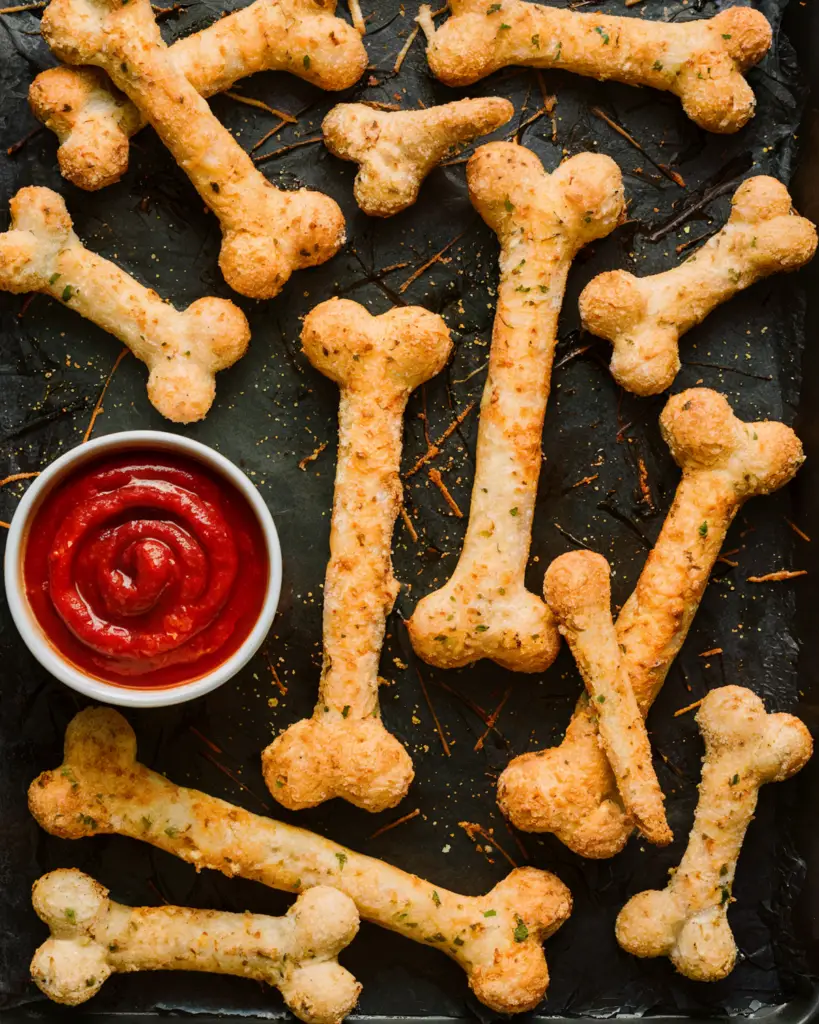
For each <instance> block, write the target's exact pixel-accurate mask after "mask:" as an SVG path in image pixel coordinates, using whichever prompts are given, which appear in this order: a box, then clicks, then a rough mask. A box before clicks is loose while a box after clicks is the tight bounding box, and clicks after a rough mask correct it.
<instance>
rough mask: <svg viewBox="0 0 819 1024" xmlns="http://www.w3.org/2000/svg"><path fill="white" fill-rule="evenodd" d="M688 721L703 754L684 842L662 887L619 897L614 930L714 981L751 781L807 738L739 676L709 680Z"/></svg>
mask: <svg viewBox="0 0 819 1024" xmlns="http://www.w3.org/2000/svg"><path fill="white" fill-rule="evenodd" d="M697 724H698V725H699V727H700V731H701V732H702V736H703V739H704V740H705V758H704V760H703V765H702V781H701V782H700V786H699V800H698V802H697V811H696V814H695V816H694V826H693V828H692V829H691V835H690V836H689V839H688V847H687V849H686V851H685V853H684V854H683V859H682V861H681V862H680V866H679V867H678V868H677V869H676V870H675V871H674V872H673V874H672V875H671V881H670V882H669V883H668V886H667V887H666V888H665V889H662V890H656V889H655V890H648V891H646V892H641V893H638V894H637V895H636V896H633V897H632V898H631V899H630V900H629V901H628V903H627V904H626V905H625V906H624V907H623V909H622V910H621V911H620V913H619V915H618V917H617V925H616V934H617V941H618V942H619V943H620V945H621V946H622V947H623V949H625V950H626V951H627V952H629V953H633V954H634V955H635V956H642V957H653V956H667V957H668V958H669V959H670V960H671V962H672V963H673V964H674V966H675V967H676V968H677V970H678V971H679V972H680V974H684V975H685V976H686V978H692V979H693V980H694V981H719V980H720V979H721V978H724V977H726V975H728V974H730V973H731V971H732V970H733V969H734V964H735V962H736V955H737V948H736V943H735V942H734V936H733V934H732V932H731V927H730V925H729V924H728V905H729V904H730V902H731V889H732V886H733V883H734V873H735V870H736V864H737V859H738V857H739V854H740V850H741V849H742V842H743V840H744V838H745V832H746V830H747V828H748V825H749V824H750V822H751V819H752V818H753V816H754V810H755V809H756V803H757V796H758V793H759V788H760V786H762V785H764V784H765V783H766V782H783V781H784V780H785V779H789V778H790V777H791V776H792V775H795V774H796V773H797V772H798V771H799V770H800V769H801V768H803V767H804V765H805V763H806V762H807V760H808V758H809V757H810V756H811V753H812V752H813V741H812V740H811V735H810V733H809V732H808V730H807V728H806V726H805V725H804V724H803V723H802V722H800V720H799V719H798V718H795V717H794V716H793V715H784V714H778V715H773V714H771V715H769V714H767V713H766V712H765V705H764V704H763V703H762V701H761V700H760V699H759V697H757V696H756V694H754V693H751V691H750V690H746V689H745V688H744V687H742V686H722V687H720V689H718V690H712V691H711V692H710V693H709V694H708V695H707V696H706V697H705V699H704V700H703V702H702V705H701V706H700V709H699V711H698V712H697Z"/></svg>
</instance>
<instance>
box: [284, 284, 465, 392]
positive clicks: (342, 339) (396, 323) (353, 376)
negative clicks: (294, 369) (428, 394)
mask: <svg viewBox="0 0 819 1024" xmlns="http://www.w3.org/2000/svg"><path fill="white" fill-rule="evenodd" d="M301 340H302V347H303V349H304V353H305V355H306V356H307V358H308V359H309V360H310V362H311V363H312V365H313V366H314V367H315V368H316V369H317V370H319V371H320V372H321V373H323V374H324V376H325V377H329V378H330V380H333V381H335V382H336V384H338V385H339V386H340V387H347V386H350V385H352V384H354V383H356V382H358V383H364V384H367V383H368V382H370V383H372V365H373V362H374V361H378V362H379V363H381V364H382V365H381V368H380V372H379V379H383V377H384V376H386V377H387V379H388V380H389V381H391V382H392V383H394V384H395V386H396V388H397V389H398V390H400V391H411V390H412V389H414V388H416V387H418V386H419V385H420V384H422V383H423V382H424V381H426V380H429V379H430V378H431V377H434V376H435V374H436V373H438V372H439V371H440V370H441V369H443V367H444V365H445V363H446V361H447V359H448V358H449V354H450V352H451V351H452V339H451V337H450V334H449V329H448V328H447V326H446V323H445V322H444V320H443V318H442V317H440V316H438V314H437V313H430V312H429V310H426V309H422V308H421V307H420V306H399V307H395V308H393V309H391V310H389V311H388V312H387V313H382V314H381V316H373V315H372V314H371V313H369V312H368V310H366V309H365V308H364V307H363V306H361V305H360V304H359V303H357V302H353V301H351V300H350V299H338V298H335V299H328V300H327V301H326V302H321V303H319V305H318V306H316V307H315V308H314V309H312V310H311V311H310V312H309V313H308V314H307V316H306V317H305V318H304V327H303V329H302V335H301Z"/></svg>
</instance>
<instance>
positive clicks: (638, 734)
mask: <svg viewBox="0 0 819 1024" xmlns="http://www.w3.org/2000/svg"><path fill="white" fill-rule="evenodd" d="M609 577H610V571H609V563H608V562H607V561H606V559H605V558H603V556H602V555H598V554H596V553H595V552H593V551H570V552H569V553H568V554H566V555H561V556H560V557H559V558H556V559H555V560H554V562H552V564H551V565H550V566H549V568H548V569H547V570H546V576H545V578H544V581H543V596H544V597H545V598H546V601H547V603H548V605H549V607H550V608H551V609H552V612H553V613H554V616H555V618H556V619H557V621H558V623H559V626H560V633H561V635H562V636H564V637H565V638H566V641H567V642H568V644H569V647H570V648H571V651H572V655H573V656H574V659H575V661H576V662H577V667H578V669H579V670H580V674H581V675H582V677H583V682H584V683H585V684H586V690H587V691H588V694H589V700H590V701H591V707H592V708H593V709H594V714H595V715H596V718H597V728H598V729H599V731H600V740H601V741H602V744H603V750H604V752H605V755H606V758H607V760H608V762H609V765H610V766H611V770H612V774H613V775H614V778H615V781H616V784H617V791H618V793H619V794H620V798H621V800H622V801H623V805H624V807H625V810H626V812H627V813H628V814H630V815H631V817H632V818H633V819H634V822H635V824H636V825H637V828H638V829H639V830H640V831H641V832H642V834H643V835H644V836H645V837H646V839H648V841H649V842H651V843H655V844H657V845H658V846H666V845H668V843H670V842H671V840H672V839H673V838H674V836H673V834H672V832H671V829H670V828H669V827H668V822H667V821H666V817H665V810H664V808H663V801H664V797H663V792H662V790H661V789H660V783H659V782H658V781H657V776H656V774H655V772H654V767H653V765H652V763H651V744H650V743H649V740H648V733H647V732H646V727H645V722H644V721H643V716H642V715H641V714H640V707H639V705H638V704H637V698H636V697H635V696H634V691H633V690H632V688H631V682H630V681H629V677H628V672H627V671H626V668H625V666H624V664H623V658H622V657H621V653H620V648H619V646H618V644H617V634H616V632H615V628H614V622H613V621H612V617H611V582H610V578H609Z"/></svg>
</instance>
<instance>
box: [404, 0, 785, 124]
mask: <svg viewBox="0 0 819 1024" xmlns="http://www.w3.org/2000/svg"><path fill="white" fill-rule="evenodd" d="M449 8H450V11H451V12H452V14H451V16H450V18H449V20H448V21H447V22H445V23H444V24H443V25H442V26H441V28H439V29H438V30H437V31H436V29H435V25H434V23H433V20H432V15H431V13H430V10H429V7H428V6H426V5H424V6H423V7H422V8H421V11H420V13H419V15H418V22H419V24H420V25H421V27H422V28H423V29H424V32H425V34H426V36H427V40H428V47H427V59H428V60H429V66H430V68H431V70H432V73H433V74H434V75H435V77H436V78H439V79H440V80H441V81H442V82H444V83H445V84H446V85H470V84H471V83H472V82H477V81H478V79H480V78H485V77H486V75H490V74H491V73H492V72H493V71H497V70H498V69H499V68H503V67H506V66H507V65H509V64H524V65H526V66H527V67H535V68H562V69H563V70H564V71H573V72H574V73H575V74H578V75H586V76H588V77H590V78H600V79H604V80H605V79H614V80H615V81H617V82H626V83H627V84H629V85H648V86H651V87H652V88H653V89H661V90H663V91H664V92H672V93H674V95H676V96H679V98H680V99H681V100H682V105H683V110H685V112H686V114H687V115H688V116H689V117H690V118H691V119H692V120H693V121H696V123H697V124H698V125H699V126H700V127H701V128H705V129H706V130H707V131H710V132H735V131H738V130H739V129H740V128H741V127H742V126H743V125H744V124H745V123H746V122H747V121H748V120H749V119H750V118H751V117H752V116H753V113H754V107H755V106H756V100H755V98H754V94H753V92H752V90H751V87H750V86H749V85H748V83H747V82H746V81H745V79H744V78H743V77H742V75H743V73H744V72H745V71H747V70H748V68H750V67H752V66H753V65H754V64H757V63H758V62H759V61H760V60H762V58H763V57H764V56H765V54H766V53H767V51H768V48H769V47H770V45H771V26H770V25H769V23H768V21H767V19H766V18H765V16H764V15H763V14H760V13H759V11H755V10H754V9H753V8H751V7H730V8H728V10H725V11H722V12H721V13H720V14H718V15H716V17H714V18H710V19H703V20H700V21H687V22H685V23H681V24H673V25H672V24H668V23H667V22H665V21H655V22H651V21H644V20H643V19H642V18H620V17H612V16H611V15H607V14H597V13H594V14H585V13H584V14H580V13H578V12H577V11H572V10H561V9H560V8H558V7H551V6H548V7H547V6H544V5H541V4H539V3H527V2H525V0H501V2H500V3H486V0H450V4H449Z"/></svg>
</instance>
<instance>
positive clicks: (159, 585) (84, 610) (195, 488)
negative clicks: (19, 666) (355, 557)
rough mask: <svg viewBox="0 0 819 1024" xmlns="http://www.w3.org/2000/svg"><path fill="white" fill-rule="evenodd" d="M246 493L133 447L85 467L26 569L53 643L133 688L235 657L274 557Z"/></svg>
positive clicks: (40, 521)
mask: <svg viewBox="0 0 819 1024" xmlns="http://www.w3.org/2000/svg"><path fill="white" fill-rule="evenodd" d="M266 551H267V549H266V545H265V541H264V535H263V533H262V529H261V526H260V525H259V522H258V520H257V519H256V516H255V514H254V513H253V510H252V509H251V507H250V505H249V504H248V503H247V501H246V500H245V498H244V497H243V495H241V494H240V493H239V492H238V491H237V490H236V488H235V487H234V486H233V485H232V484H231V483H230V482H229V481H228V480H226V479H225V478H223V477H220V476H217V475H215V474H212V473H211V472H210V471H209V470H207V469H206V468H205V467H203V466H201V465H200V464H199V463H197V462H196V461H194V460H192V459H183V458H179V457H177V456H175V455H174V456H171V455H169V454H166V453H164V452H147V453H144V454H142V453H139V452H131V453H129V454H128V455H125V456H120V457H118V458H113V459H112V458H109V459H106V460H104V461H100V462H97V463H92V464H90V465H89V464H85V465H83V466H80V467H78V469H77V471H76V472H75V473H73V474H71V475H69V477H68V479H67V480H66V481H65V482H63V483H62V484H60V485H58V486H57V487H56V488H55V489H54V490H53V491H52V492H51V493H50V494H48V495H47V496H46V498H45V499H44V501H43V503H42V504H41V506H40V508H39V509H38V510H37V513H36V515H35V516H34V519H33V521H32V523H31V526H30V528H29V532H28V537H27V541H26V548H25V554H24V557H23V576H24V581H25V587H26V594H27V596H28V600H29V603H30V605H31V607H32V610H33V611H34V614H35V616H36V617H37V620H38V622H39V623H40V625H41V626H42V628H43V630H44V631H45V633H46V635H47V636H48V638H49V640H50V641H51V643H52V644H53V645H54V646H55V647H56V648H57V650H59V651H60V652H61V653H62V654H63V655H64V656H65V657H66V658H68V660H69V661H71V662H73V663H74V665H75V666H77V667H78V668H80V669H81V670H82V671H84V672H86V673H87V674H89V675H92V676H95V677H97V678H99V679H102V680H104V681H106V682H111V683H118V684H119V685H125V686H138V687H144V686H149V687H158V686H162V687H164V686H171V685H174V684H177V683H183V682H189V681H190V680H192V679H196V678H199V677H200V676H202V675H204V674H205V673H207V672H209V671H211V670H212V669H213V668H215V667H217V666H218V665H220V664H221V663H222V662H223V661H225V660H226V659H227V658H229V657H230V655H231V654H233V653H234V652H235V651H236V650H237V649H238V648H239V647H240V646H241V645H242V643H243V642H244V640H245V639H246V638H247V636H248V634H249V633H250V631H251V630H252V629H253V626H254V625H255V623H256V620H257V619H258V616H259V613H260V611H261V608H262V605H263V603H264V597H265V591H266V588H267V577H268V570H269V566H268V562H267V554H266Z"/></svg>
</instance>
